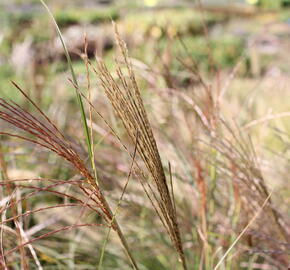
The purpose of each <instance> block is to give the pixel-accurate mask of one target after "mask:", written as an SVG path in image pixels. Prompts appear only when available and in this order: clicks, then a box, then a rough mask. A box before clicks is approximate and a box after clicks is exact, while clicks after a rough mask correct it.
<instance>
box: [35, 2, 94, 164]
mask: <svg viewBox="0 0 290 270" xmlns="http://www.w3.org/2000/svg"><path fill="white" fill-rule="evenodd" d="M40 2H41V3H42V5H43V6H44V7H45V9H46V10H47V12H48V14H49V16H50V17H51V19H52V21H53V23H54V25H55V28H56V31H57V33H58V36H59V38H60V41H61V43H62V46H63V49H64V52H65V56H66V59H67V64H68V67H69V70H70V73H71V76H72V81H73V83H74V85H75V88H76V89H75V91H76V97H77V101H78V104H79V107H80V111H81V116H82V122H83V128H84V132H85V136H86V143H87V148H88V152H89V155H90V160H91V163H92V165H93V164H94V160H93V149H92V143H91V136H90V133H89V128H88V124H87V121H86V113H85V109H84V104H83V101H82V97H81V95H80V93H79V92H78V91H77V88H78V81H77V78H76V75H75V72H74V69H73V65H72V61H71V57H70V55H69V52H68V49H67V47H66V45H65V42H64V39H63V36H62V34H61V31H60V29H59V27H58V25H57V22H56V20H55V18H54V16H53V14H52V12H51V11H50V9H49V7H48V6H47V5H46V4H45V2H44V1H43V0H40Z"/></svg>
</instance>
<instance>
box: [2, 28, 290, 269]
mask: <svg viewBox="0 0 290 270" xmlns="http://www.w3.org/2000/svg"><path fill="white" fill-rule="evenodd" d="M116 43H117V47H118V49H119V52H120V55H121V57H120V59H119V60H117V61H116V70H115V71H114V72H111V71H110V70H109V69H108V68H107V66H106V65H105V63H104V61H103V60H101V59H97V63H96V68H95V66H94V63H92V62H90V61H89V60H88V59H87V58H86V57H85V59H86V61H85V65H86V72H87V74H86V75H87V77H86V78H87V85H86V88H87V89H88V90H89V96H88V97H86V95H85V94H84V93H82V92H81V90H80V89H81V86H79V85H76V84H75V83H73V85H74V87H75V88H76V90H77V91H78V94H79V95H80V96H82V97H83V98H84V99H85V100H86V102H87V105H88V107H89V108H88V110H89V120H88V122H89V123H90V128H91V130H90V137H91V139H92V141H91V144H92V145H93V146H94V145H98V143H97V144H96V143H94V142H96V140H95V141H94V138H93V137H94V136H93V135H95V136H96V135H97V134H98V135H101V140H104V141H105V142H104V145H103V146H104V147H103V148H101V150H99V153H98V154H99V155H98V156H97V155H95V153H94V152H93V157H94V158H96V162H95V163H93V164H92V167H93V166H98V173H99V174H100V175H99V176H98V178H100V179H98V180H100V181H99V182H97V181H96V176H95V174H94V171H95V170H94V168H92V169H90V168H89V167H88V166H87V160H86V158H87V157H88V156H89V154H88V153H82V154H81V153H80V150H79V149H78V148H77V147H76V146H75V144H74V143H73V142H72V141H71V140H68V139H67V138H66V136H64V135H63V133H62V132H60V130H59V129H58V128H57V127H56V125H55V124H53V123H52V121H51V120H50V119H49V118H48V117H47V116H46V114H45V113H44V112H43V111H42V110H41V109H40V108H39V107H38V105H37V104H35V103H34V102H33V101H32V100H31V99H30V97H29V96H27V94H25V92H24V91H23V90H21V89H20V87H18V86H17V85H16V84H15V86H16V87H17V88H18V89H19V91H20V92H21V93H22V94H23V95H24V96H25V98H26V100H28V101H29V102H30V104H31V105H32V109H33V110H34V111H35V112H36V113H33V114H32V113H30V112H29V111H28V110H25V109H23V108H22V107H20V106H19V105H17V104H15V103H14V102H13V101H7V100H4V99H1V100H0V118H1V119H2V120H3V121H4V122H6V123H9V124H10V127H12V128H13V129H14V130H15V129H16V130H17V132H16V133H10V132H2V131H1V135H2V136H5V138H6V136H7V135H8V136H12V137H16V138H20V139H24V140H25V141H27V142H29V143H33V144H35V145H38V146H40V147H41V148H43V149H44V148H45V149H48V150H49V151H50V152H53V153H55V154H56V155H57V156H59V157H60V158H61V159H64V160H66V161H67V162H68V163H69V164H70V165H71V167H73V168H74V171H75V174H76V175H77V176H76V177H75V178H72V179H70V180H54V179H44V178H35V179H18V180H16V179H9V175H8V174H9V166H7V164H6V162H5V157H4V156H5V153H4V152H3V151H1V149H0V164H1V168H2V169H1V172H2V178H3V181H2V182H0V186H1V187H3V190H2V193H3V194H4V196H3V198H2V199H1V200H0V202H1V210H0V213H1V223H0V224H1V232H0V233H1V241H0V242H1V260H0V261H1V263H2V267H3V269H9V266H10V265H12V263H13V260H17V261H18V260H19V261H20V262H21V265H22V268H23V269H29V266H30V265H32V264H34V265H37V266H38V268H39V269H41V266H40V267H39V264H40V263H42V262H43V261H45V260H44V259H43V258H39V256H40V254H41V252H40V250H41V249H40V248H39V247H38V246H37V243H38V242H39V241H40V240H43V239H46V238H48V239H52V241H57V240H56V239H53V238H52V237H53V235H54V234H56V233H60V232H61V233H65V232H67V231H70V230H75V229H77V228H83V227H87V228H91V227H92V228H95V227H98V229H99V230H101V228H102V227H106V228H109V231H110V229H111V228H112V229H113V230H114V231H116V232H117V235H118V236H119V238H120V240H121V243H122V245H123V247H124V248H125V251H126V253H127V255H128V257H129V260H130V262H131V265H132V267H133V268H134V269H138V266H137V262H138V264H140V265H141V264H143V261H142V258H145V255H144V254H145V253H146V252H148V250H149V251H150V256H151V257H153V258H155V257H156V258H157V257H160V256H161V254H162V255H164V258H165V259H163V266H164V265H165V266H164V267H163V266H161V267H160V269H165V268H166V267H167V269H169V267H172V268H173V263H175V262H176V261H177V260H176V259H175V258H173V257H174V256H172V250H171V245H170V244H168V243H167V238H166V237H163V234H164V231H166V232H167V233H168V235H169V238H170V240H171V243H172V245H173V246H174V248H175V250H176V252H177V255H178V257H179V261H180V263H175V264H174V266H176V268H177V269H181V268H183V269H187V264H188V265H189V264H190V265H193V267H192V269H213V268H214V267H215V266H216V265H217V263H218V262H220V264H219V265H218V266H219V267H220V269H240V267H241V265H248V266H247V267H248V268H246V269H252V268H253V267H254V265H260V266H261V268H260V269H263V267H264V269H267V268H266V267H273V268H272V269H286V267H287V266H286V265H287V263H288V254H287V252H288V251H287V248H288V247H289V243H288V242H289V235H290V233H289V225H288V223H289V219H288V218H287V215H286V214H285V213H286V212H285V209H287V207H285V206H284V207H280V205H277V204H276V203H275V199H273V200H272V198H270V194H272V193H271V192H270V191H269V190H271V188H269V186H268V185H267V183H266V181H265V170H264V167H263V166H262V162H261V157H260V155H259V154H260V153H257V147H256V145H254V143H253V140H252V138H251V137H250V136H249V135H250V133H249V132H248V130H247V129H244V128H243V127H244V124H240V123H239V122H238V120H237V119H234V120H232V119H230V117H228V115H227V116H226V115H225V113H224V110H223V106H225V93H224V92H223V90H221V89H223V88H222V87H221V85H222V84H223V83H224V82H222V81H221V80H220V77H219V76H218V74H216V73H215V71H213V72H214V76H212V77H213V78H214V79H212V81H211V82H210V83H209V82H208V80H207V79H205V78H203V77H202V76H201V74H200V73H199V71H198V70H197V68H196V63H194V62H188V61H187V62H186V63H185V61H184V62H183V61H181V60H180V61H179V62H182V64H183V67H184V70H185V71H186V72H188V73H189V74H191V76H192V78H193V81H195V83H192V84H189V85H188V86H184V87H182V86H180V84H179V82H178V78H176V77H173V75H172V74H171V73H170V72H162V71H164V70H167V71H170V63H171V62H172V61H173V59H168V58H170V57H174V56H172V54H171V53H170V52H168V51H167V52H166V57H167V60H166V63H162V65H163V66H162V67H161V72H159V70H154V68H152V70H150V71H148V70H142V68H141V69H139V70H138V69H137V68H136V69H135V67H134V66H133V65H132V60H131V59H130V58H129V56H128V51H127V48H126V45H125V43H124V42H123V41H122V39H121V37H120V35H119V33H118V31H117V29H116ZM165 65H166V66H165ZM213 65H214V63H213ZM136 70H137V71H136ZM91 71H94V72H95V75H96V77H97V85H98V86H99V85H100V86H101V87H102V88H103V89H104V91H105V96H106V97H107V99H108V100H109V102H110V104H111V106H112V107H113V110H114V113H115V114H114V115H112V114H110V107H109V106H110V105H108V104H106V101H105V98H104V97H103V96H98V99H96V100H94V99H93V97H92V96H93V95H92V94H93V93H91V91H93V90H94V81H93V80H92V79H91V78H90V72H91ZM137 72H140V73H142V75H143V77H144V78H145V79H144V81H145V82H146V83H147V85H149V86H148V89H149V91H151V92H150V94H151V95H150V98H151V99H150V101H149V102H151V103H152V104H150V105H151V108H152V111H150V114H148V113H147V112H146V110H145V105H144V101H143V100H144V99H142V97H141V87H140V84H139V85H138V84H137V74H136V73H137ZM149 73H150V74H149ZM144 74H146V75H147V77H146V76H145V75H144ZM148 74H149V75H150V76H149V75H148ZM152 78H153V80H152ZM91 80H92V81H91ZM144 81H142V82H143V83H144ZM160 81H161V82H162V87H160V84H158V83H159V82H160ZM196 81H197V83H196ZM147 85H146V87H147ZM221 93H222V94H221ZM152 97H153V98H152ZM104 104H105V105H104ZM108 107H109V109H108ZM148 107H149V106H148ZM96 108H98V109H96ZM159 108H162V116H161V115H160V114H159V112H160V109H159ZM106 109H107V110H108V111H109V112H108V111H105V110H106ZM100 110H101V112H102V113H100V112H99V111H100ZM97 117H100V118H101V120H102V121H103V122H104V123H105V125H104V126H102V125H101V123H99V122H98V120H97V119H99V118H97ZM108 119H111V122H112V123H113V124H111V122H110V121H109V120H108ZM149 119H150V121H149ZM119 120H120V121H121V122H122V124H123V127H124V129H125V131H126V133H127V135H128V136H126V134H123V135H122V136H121V135H119V134H122V131H121V130H122V129H121V128H120V129H118V127H119V126H118V121H119ZM114 122H115V123H116V124H114ZM249 123H251V122H250V121H249ZM113 127H114V128H113ZM153 131H154V132H153ZM23 132H24V133H25V134H26V136H24V135H22V133H23ZM281 136H282V135H281ZM96 137H97V136H96ZM127 137H128V138H129V141H128V140H127V139H128V138H127ZM157 143H158V147H157ZM99 144H101V143H99ZM130 149H134V150H133V151H130ZM106 151H107V152H108V153H107V152H106ZM123 153H125V154H126V158H124V156H123V155H122V154H123ZM132 153H133V154H132ZM102 154H103V155H102ZM106 154H107V156H109V157H108V158H107V159H104V160H101V159H102V158H103V157H106ZM128 160H129V161H128ZM165 160H169V161H170V162H169V163H168V166H167V164H165ZM107 163H109V164H110V166H112V168H113V169H112V170H111V171H109V172H108V171H106V167H107V166H108V165H107ZM128 164H129V165H128ZM281 166H282V165H281ZM285 168H286V169H287V168H288V167H287V165H285V166H284V167H283V169H285ZM286 169H285V171H287V170H286ZM105 172H106V173H107V175H109V177H107V178H106V177H104V176H103V175H102V173H104V174H105ZM285 175H286V174H284V175H283V177H285ZM114 177H115V178H114ZM108 178H109V179H111V178H112V179H113V181H112V182H109V184H107V186H110V187H109V189H106V188H104V186H105V184H106V182H107V181H106V180H108ZM119 178H124V179H125V184H124V185H121V184H120V183H119V181H118V180H119ZM130 178H134V181H132V187H131V189H130V191H127V186H128V183H129V180H130ZM116 179H118V180H116ZM114 180H115V182H114ZM116 182H117V183H116ZM111 183H112V184H111ZM68 187H69V188H68ZM68 189H69V191H70V192H67V190H68ZM120 190H121V196H118V195H116V194H117V192H118V191H120ZM142 190H143V191H142ZM125 191H127V194H125ZM42 192H45V193H49V194H52V195H53V196H54V197H58V198H61V199H62V200H63V201H61V203H55V204H53V205H49V204H45V205H40V206H39V207H38V208H31V209H30V208H29V207H30V205H29V203H28V202H29V200H32V199H33V198H34V197H36V196H37V195H38V194H41V193H42ZM142 192H143V193H142ZM276 192H277V191H275V192H273V197H275V193H276ZM144 193H145V194H144ZM144 195H145V196H144ZM54 197H53V198H54ZM146 197H147V198H146ZM108 201H110V204H109V203H108ZM111 202H114V203H115V205H116V206H117V207H116V210H114V211H113V210H112V209H113V207H111V206H110V205H113V204H112V203H111ZM26 204H28V206H26ZM150 204H151V205H150ZM124 205H125V206H124ZM128 205H130V207H129V206H128ZM21 207H22V208H23V209H22V208H21ZM119 208H121V209H122V210H123V213H122V214H123V215H120V216H119V211H118V210H119ZM126 208H128V213H127V214H124V212H125V213H126V211H125V209H126ZM13 209H14V210H13ZM57 209H71V210H72V213H74V215H75V213H76V212H77V221H79V222H75V223H74V224H71V223H69V222H71V220H70V219H69V218H68V217H66V218H67V220H66V222H67V223H66V224H65V226H62V227H60V228H55V224H56V223H55V222H56V221H55V220H53V218H54V219H56V218H59V216H60V215H59V213H58V214H57ZM75 209H76V210H75ZM261 209H262V210H263V211H262V210H261ZM13 211H14V212H13ZM49 211H51V212H52V213H55V216H54V217H52V219H51V218H47V216H44V219H45V220H46V219H47V220H48V221H47V220H46V221H43V220H41V221H40V222H39V223H40V224H37V225H35V226H34V227H32V228H26V227H25V224H26V222H24V219H26V218H29V217H30V216H31V217H32V216H33V217H34V216H36V215H37V214H39V213H45V212H49ZM63 211H68V210H63ZM74 211H75V212H74ZM147 211H148V213H149V214H148V216H146V212H147ZM286 211H287V210H286ZM140 213H142V215H145V218H142V217H141V214H140ZM144 213H145V214H144ZM153 213H155V215H154V214H153ZM257 213H259V214H260V216H259V218H257V219H256V217H257ZM89 215H93V216H98V217H100V218H99V219H98V222H95V220H94V222H92V221H91V220H89V221H88V220H87V217H88V216H89ZM68 216H69V215H68ZM253 217H254V218H253ZM83 219H84V222H81V220H82V221H83ZM254 221H255V223H256V225H255V224H254ZM12 222H14V225H13V223H12ZM46 222H52V223H51V224H52V225H47V226H51V227H49V228H52V230H50V231H48V230H43V228H38V227H37V226H40V227H41V226H42V225H43V224H44V225H43V226H46V225H45V223H46ZM119 222H120V223H121V224H122V225H123V224H124V227H126V232H127V230H128V231H130V232H131V235H133V238H134V239H136V242H137V241H138V240H140V239H141V240H142V241H140V243H141V244H140V246H139V244H138V245H137V244H135V245H134V244H132V248H131V244H128V242H129V240H128V239H129V236H127V237H128V238H127V237H126V236H125V235H124V233H123V232H122V231H121V228H120V226H119ZM17 224H19V226H18V227H17V226H16V225H17ZM135 224H137V225H135ZM249 224H250V225H251V228H249ZM62 225H63V224H62ZM160 225H162V226H160ZM46 228H47V227H46ZM32 229H33V230H36V231H37V230H38V231H37V232H38V233H39V234H33V232H31V230H32ZM250 229H251V230H250ZM93 231H94V232H95V230H94V229H93ZM97 231H98V230H97ZM23 232H24V233H23ZM102 232H103V231H102ZM241 232H242V233H241ZM29 233H31V234H29ZM86 233H87V234H88V235H89V236H90V237H91V236H92V235H95V234H93V233H92V231H86ZM100 234H101V233H100ZM100 234H97V236H96V237H95V238H94V237H91V238H92V239H91V242H92V243H93V244H94V248H93V250H94V251H93V252H92V251H90V253H89V254H90V256H86V255H87V254H86V253H84V255H83V257H85V259H86V260H89V258H88V257H94V256H95V255H96V254H95V245H96V243H97V246H98V248H100V249H101V250H102V251H101V253H102V252H103V254H102V255H104V252H105V250H106V248H107V242H108V240H109V233H107V234H105V235H106V237H105V243H104V244H103V245H102V244H99V243H100V242H101V241H100V239H102V237H100ZM143 234H144V235H145V237H144V235H143ZM126 235H127V233H126ZM128 235H129V233H128ZM140 235H142V236H140ZM139 237H140V239H139ZM11 239H12V240H11ZM152 239H154V240H155V239H158V240H159V241H156V242H154V240H152ZM237 239H238V240H239V241H238V242H237ZM16 241H17V245H16V246H15V243H16ZM54 243H55V242H54ZM80 243H81V244H80V245H79V247H78V248H81V247H82V248H85V246H86V244H87V243H86V242H85V241H84V240H83V241H81V240H80ZM101 243H103V242H101ZM49 244H50V243H49ZM43 245H44V246H49V245H48V244H47V243H46V242H44V244H43ZM167 245H168V247H167ZM26 246H28V248H29V251H28V249H26V248H25V247H26ZM71 250H74V248H73V247H72V248H71ZM132 250H134V252H132ZM267 250H268V251H271V252H268V253H267V252H266V251H267ZM263 251H265V252H263ZM86 252H89V251H87V250H86ZM251 252H252V253H253V254H254V255H253V256H251ZM28 253H29V255H28ZM13 254H14V256H13ZM30 254H31V255H30ZM73 254H74V252H73V251H72V252H71V253H70V256H71V257H73ZM224 254H225V255H227V258H226V256H224ZM256 254H258V255H256ZM102 255H101V256H102ZM118 255H119V254H118ZM119 256H120V257H122V256H121V255H119ZM255 256H256V257H255ZM40 257H41V256H40ZM112 257H113V256H112ZM30 258H33V263H32V262H31V261H29V259H30ZM136 258H138V260H137V259H136ZM161 258H162V257H161ZM139 259H140V262H139ZM252 260H253V261H252ZM136 261H137V262H136ZM144 261H145V260H144ZM160 261H162V260H160ZM164 261H165V262H164ZM166 263H167V264H166ZM47 264H48V265H49V264H50V265H56V264H54V262H49V263H47ZM71 264H72V265H74V260H72V263H71ZM94 264H95V261H94ZM120 265H121V264H120ZM148 265H149V266H148ZM148 265H145V262H144V264H143V265H142V267H143V268H144V269H153V268H152V266H150V264H148ZM156 265H158V264H156ZM252 266H253V267H252ZM69 267H72V266H71V265H70V266H69ZM93 267H94V268H95V265H93ZM150 267H151V268H150ZM188 267H189V266H188ZM251 267H252V268H251ZM127 268H128V265H127V264H123V266H122V267H120V266H119V269H127ZM140 268H141V267H140ZM64 269H65V268H64ZM72 269H73V267H72ZM156 269H157V268H156ZM158 269H159V268H158ZM268 269H269V268H268Z"/></svg>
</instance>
